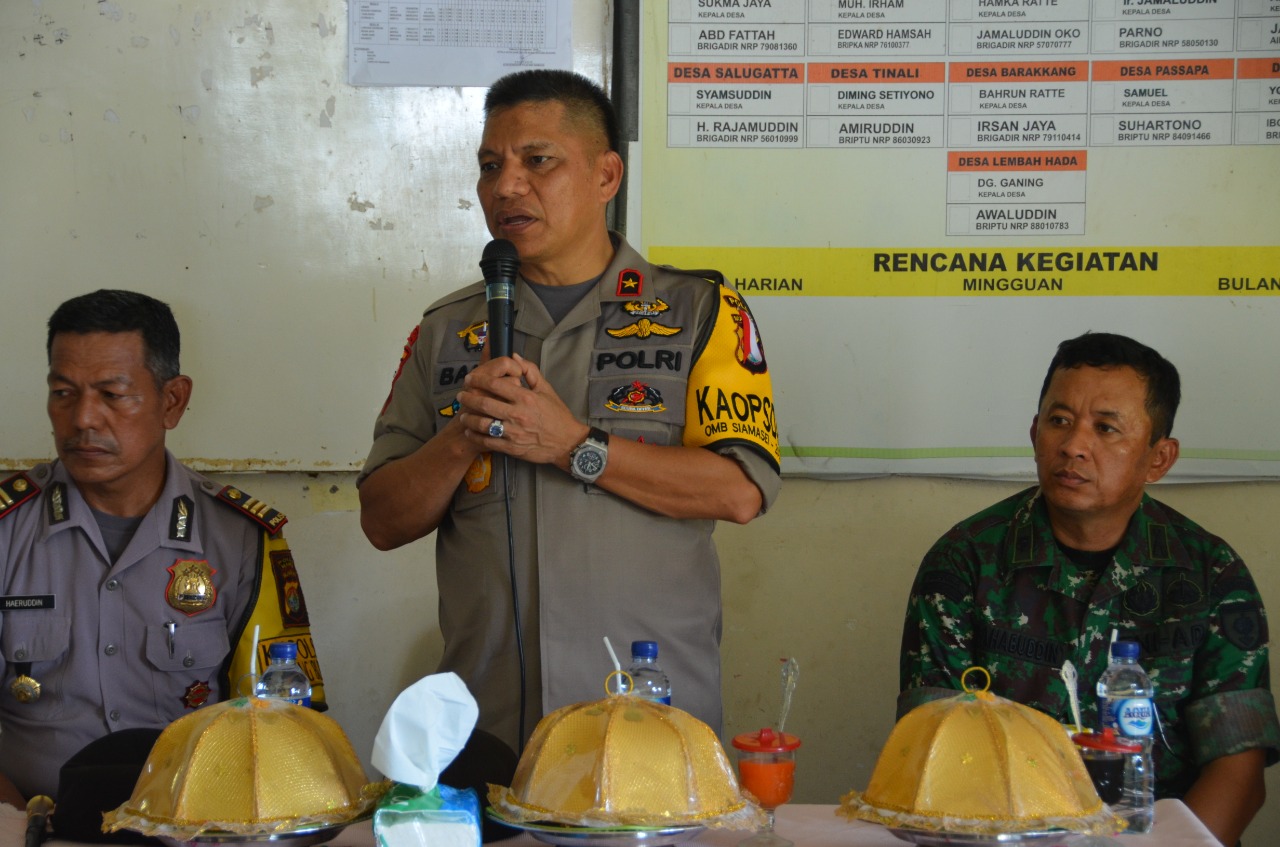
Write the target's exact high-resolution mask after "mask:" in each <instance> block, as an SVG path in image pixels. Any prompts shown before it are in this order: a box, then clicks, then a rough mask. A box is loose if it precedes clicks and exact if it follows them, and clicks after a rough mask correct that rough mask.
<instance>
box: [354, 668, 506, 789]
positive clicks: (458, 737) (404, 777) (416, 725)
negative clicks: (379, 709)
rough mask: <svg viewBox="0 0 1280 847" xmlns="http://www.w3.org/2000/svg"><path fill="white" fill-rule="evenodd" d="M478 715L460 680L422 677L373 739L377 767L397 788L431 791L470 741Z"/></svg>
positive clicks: (390, 711)
mask: <svg viewBox="0 0 1280 847" xmlns="http://www.w3.org/2000/svg"><path fill="white" fill-rule="evenodd" d="M479 715H480V709H479V708H478V707H477V706H476V700H475V698H474V697H472V696H471V692H470V691H468V690H467V686H466V685H465V684H464V683H463V682H462V680H461V679H459V678H458V675H457V674H453V673H441V674H433V675H431V676H428V677H424V678H422V679H420V680H418V681H417V682H415V683H414V684H413V685H410V686H409V687H408V688H406V689H405V690H404V691H402V692H400V696H399V697H397V698H396V699H395V702H394V703H392V704H391V708H390V709H388V710H387V714H386V717H384V718H383V719H382V726H381V727H379V728H378V734H377V736H375V737H374V739H373V756H372V762H373V766H374V767H375V768H377V769H378V770H380V771H382V773H383V775H384V776H387V777H389V778H390V779H393V780H395V781H396V782H402V783H405V784H406V785H415V786H417V787H418V788H421V789H422V790H423V791H430V790H431V789H432V788H435V786H436V780H438V779H439V778H440V772H441V771H442V770H444V769H445V768H447V767H448V766H449V763H450V762H452V761H453V759H454V757H455V756H457V755H458V752H459V751H460V750H462V748H463V746H464V745H465V744H466V743H467V739H468V738H470V737H471V730H472V729H474V728H475V725H476V718H477V717H479Z"/></svg>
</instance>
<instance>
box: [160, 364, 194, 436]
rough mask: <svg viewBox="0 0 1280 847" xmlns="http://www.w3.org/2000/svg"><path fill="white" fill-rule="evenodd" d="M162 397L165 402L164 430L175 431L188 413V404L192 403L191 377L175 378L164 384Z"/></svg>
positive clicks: (180, 375)
mask: <svg viewBox="0 0 1280 847" xmlns="http://www.w3.org/2000/svg"><path fill="white" fill-rule="evenodd" d="M160 397H161V400H162V401H163V402H164V428H165V429H173V428H174V427H176V426H177V425H178V421H180V420H182V415H183V413H184V412H186V411H187V403H189V402H191V377H189V376H187V375H186V374H179V375H178V376H175V377H174V378H173V379H171V380H169V381H168V382H166V383H165V384H164V388H163V389H162V390H161V391H160Z"/></svg>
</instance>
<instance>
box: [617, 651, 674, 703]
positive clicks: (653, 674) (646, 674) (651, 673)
mask: <svg viewBox="0 0 1280 847" xmlns="http://www.w3.org/2000/svg"><path fill="white" fill-rule="evenodd" d="M627 673H629V674H631V681H632V683H633V684H634V686H635V695H636V696H637V697H643V698H644V699H646V700H653V701H654V702H656V703H666V704H667V705H668V706H670V705H671V680H669V679H667V675H666V674H665V673H663V672H662V668H660V667H658V642H656V641H632V642H631V667H629V668H627Z"/></svg>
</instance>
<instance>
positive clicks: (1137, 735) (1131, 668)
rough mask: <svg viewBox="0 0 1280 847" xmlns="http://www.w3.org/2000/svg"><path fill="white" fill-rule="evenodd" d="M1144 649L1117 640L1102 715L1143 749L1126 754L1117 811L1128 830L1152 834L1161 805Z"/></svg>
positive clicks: (1102, 688)
mask: <svg viewBox="0 0 1280 847" xmlns="http://www.w3.org/2000/svg"><path fill="white" fill-rule="evenodd" d="M1138 650H1139V645H1138V642H1136V641H1115V642H1112V644H1111V664H1110V665H1109V666H1108V667H1107V669H1106V670H1105V671H1103V673H1102V676H1101V678H1099V679H1098V716H1099V718H1100V720H1101V722H1102V726H1103V727H1104V728H1105V727H1111V729H1112V730H1113V731H1114V732H1115V734H1116V735H1117V736H1120V737H1122V738H1125V739H1127V740H1129V741H1134V742H1138V744H1139V745H1140V746H1139V747H1138V748H1136V751H1135V752H1134V753H1131V754H1128V755H1126V756H1125V762H1124V787H1123V789H1122V790H1121V792H1120V802H1119V803H1117V804H1116V805H1115V806H1113V807H1112V808H1113V809H1114V811H1115V813H1116V814H1117V815H1119V816H1120V817H1122V818H1124V819H1125V820H1126V821H1128V823H1129V828H1128V830H1127V831H1128V832H1150V831H1151V824H1152V822H1153V821H1154V820H1155V802H1156V801H1155V769H1154V767H1153V765H1152V759H1151V746H1152V744H1151V742H1152V739H1153V737H1154V736H1153V732H1154V730H1155V724H1156V709H1155V693H1156V692H1155V688H1154V687H1153V686H1152V684H1151V679H1150V678H1149V677H1148V676H1147V672H1146V671H1144V670H1143V669H1142V665H1140V664H1138Z"/></svg>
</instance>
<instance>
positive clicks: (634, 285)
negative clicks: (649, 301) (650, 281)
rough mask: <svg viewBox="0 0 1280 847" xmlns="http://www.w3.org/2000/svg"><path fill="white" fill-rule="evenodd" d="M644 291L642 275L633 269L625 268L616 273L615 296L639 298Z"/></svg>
mask: <svg viewBox="0 0 1280 847" xmlns="http://www.w3.org/2000/svg"><path fill="white" fill-rule="evenodd" d="M643 291H644V274H642V273H640V271H637V270H635V269H634V268H627V269H626V270H624V271H621V272H619V273H618V288H617V292H616V293H617V295H618V296H619V297H639V296H640V294H641V293H642V292H643Z"/></svg>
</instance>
